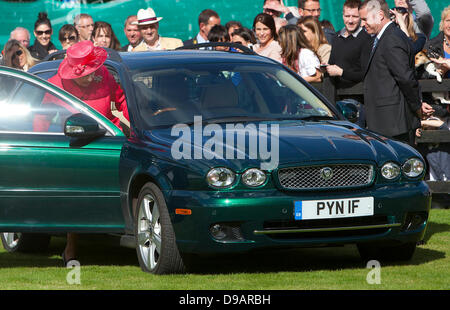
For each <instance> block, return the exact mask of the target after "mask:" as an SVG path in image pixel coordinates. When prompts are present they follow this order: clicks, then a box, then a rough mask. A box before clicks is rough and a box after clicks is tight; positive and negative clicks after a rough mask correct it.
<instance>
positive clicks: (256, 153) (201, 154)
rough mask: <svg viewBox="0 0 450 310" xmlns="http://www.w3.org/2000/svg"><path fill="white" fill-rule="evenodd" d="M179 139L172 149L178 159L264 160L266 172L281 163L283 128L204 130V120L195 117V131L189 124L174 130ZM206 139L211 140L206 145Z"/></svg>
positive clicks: (213, 126)
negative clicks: (280, 130) (280, 138)
mask: <svg viewBox="0 0 450 310" xmlns="http://www.w3.org/2000/svg"><path fill="white" fill-rule="evenodd" d="M171 135H172V136H173V137H178V138H177V139H176V140H175V141H174V143H173V144H172V147H171V154H172V157H173V158H174V159H245V158H246V156H248V159H254V160H260V162H261V163H260V168H261V169H262V170H273V169H275V168H277V167H278V163H279V125H278V124H266V123H259V124H258V125H256V124H252V123H247V124H246V125H244V124H242V123H237V124H232V123H227V124H226V125H225V128H223V127H222V126H221V125H219V124H208V125H206V126H204V127H203V119H202V116H194V125H193V130H192V131H191V127H190V126H188V125H187V124H177V125H174V126H173V127H172V131H171ZM205 138H209V139H207V140H206V141H204V140H205Z"/></svg>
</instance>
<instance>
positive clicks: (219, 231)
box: [210, 224, 227, 240]
mask: <svg viewBox="0 0 450 310" xmlns="http://www.w3.org/2000/svg"><path fill="white" fill-rule="evenodd" d="M210 230H211V235H212V236H213V238H214V239H217V240H223V239H225V238H226V237H227V233H226V231H225V227H222V225H220V224H216V225H213V226H212V227H211V229H210Z"/></svg>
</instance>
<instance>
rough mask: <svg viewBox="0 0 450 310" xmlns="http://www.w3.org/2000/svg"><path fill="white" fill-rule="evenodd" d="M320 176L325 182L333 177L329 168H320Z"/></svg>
mask: <svg viewBox="0 0 450 310" xmlns="http://www.w3.org/2000/svg"><path fill="white" fill-rule="evenodd" d="M320 176H321V177H322V179H324V180H325V181H328V180H330V179H331V178H332V177H333V170H332V169H331V168H329V167H325V168H322V169H321V170H320Z"/></svg>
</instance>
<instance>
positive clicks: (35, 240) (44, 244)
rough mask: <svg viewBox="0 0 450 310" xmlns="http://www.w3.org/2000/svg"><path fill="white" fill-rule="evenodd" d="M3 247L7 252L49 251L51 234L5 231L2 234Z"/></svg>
mask: <svg viewBox="0 0 450 310" xmlns="http://www.w3.org/2000/svg"><path fill="white" fill-rule="evenodd" d="M0 236H1V239H2V244H3V247H4V248H5V250H6V251H7V252H10V253H14V252H19V253H42V252H45V251H47V249H48V245H49V244H50V238H51V236H50V235H46V234H30V233H12V232H3V233H1V234H0Z"/></svg>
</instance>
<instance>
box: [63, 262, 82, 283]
mask: <svg viewBox="0 0 450 310" xmlns="http://www.w3.org/2000/svg"><path fill="white" fill-rule="evenodd" d="M67 268H68V269H71V270H70V271H69V272H68V273H67V275H66V281H67V284H69V285H75V284H77V285H81V264H80V262H79V261H77V260H71V261H69V263H68V264H67Z"/></svg>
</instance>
